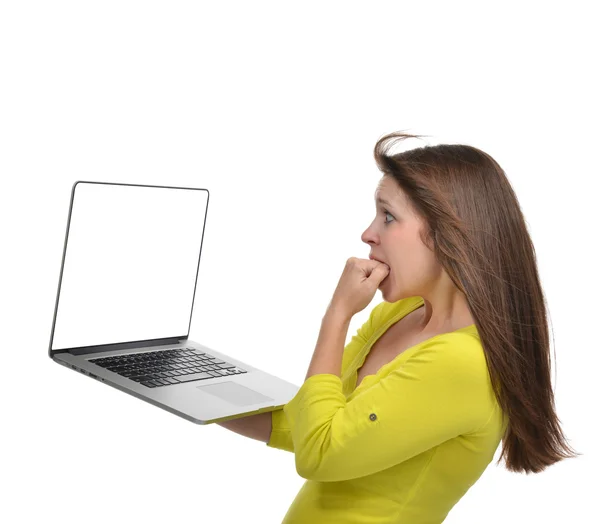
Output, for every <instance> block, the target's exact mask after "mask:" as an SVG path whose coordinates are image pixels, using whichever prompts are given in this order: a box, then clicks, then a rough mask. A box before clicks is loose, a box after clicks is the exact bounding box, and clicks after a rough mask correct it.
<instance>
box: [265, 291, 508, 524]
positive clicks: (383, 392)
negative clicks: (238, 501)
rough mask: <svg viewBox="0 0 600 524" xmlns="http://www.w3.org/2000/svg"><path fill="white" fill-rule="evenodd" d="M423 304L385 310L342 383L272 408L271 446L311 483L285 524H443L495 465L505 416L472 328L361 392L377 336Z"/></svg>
mask: <svg viewBox="0 0 600 524" xmlns="http://www.w3.org/2000/svg"><path fill="white" fill-rule="evenodd" d="M421 305H423V299H422V298H421V297H418V296H416V297H409V298H406V299H403V300H399V301H398V302H394V303H389V302H382V303H380V304H378V305H377V306H376V307H375V308H373V310H372V311H371V314H370V316H369V319H368V320H367V322H365V323H364V324H363V326H362V327H361V328H360V329H359V330H358V331H357V333H356V335H354V336H353V337H352V340H351V341H350V342H349V343H348V344H347V345H346V347H345V348H344V355H343V361H342V373H341V378H340V377H339V376H337V375H333V374H330V373H322V374H317V375H312V376H311V377H309V378H308V379H307V380H305V382H304V384H303V385H302V386H301V387H300V389H299V390H298V391H297V393H296V395H295V396H294V398H292V399H291V400H290V401H289V402H288V403H287V404H286V405H285V406H284V407H283V408H282V409H278V410H275V411H273V412H272V424H273V429H272V433H271V436H270V439H269V441H268V442H267V446H269V447H272V448H278V449H282V450H285V451H290V452H292V453H294V455H295V464H296V471H297V473H298V474H299V475H300V476H301V477H302V478H305V479H306V482H305V483H304V485H303V486H302V488H301V489H300V491H299V492H298V494H297V495H296V498H295V499H294V501H293V502H292V505H291V506H290V508H289V509H288V512H287V514H286V516H285V518H284V520H283V522H282V524H303V523H307V524H321V523H337V524H342V523H350V522H351V523H369V524H375V523H386V524H389V523H393V522H398V523H403V524H437V523H440V522H442V521H443V520H444V519H445V518H446V516H447V515H448V513H449V512H450V510H451V509H452V507H453V506H454V505H455V504H456V503H457V502H458V501H459V500H460V499H461V497H462V496H463V495H464V494H465V493H466V492H467V490H468V489H469V488H470V487H471V486H472V485H473V484H474V483H475V482H476V481H477V479H478V478H479V477H480V476H481V474H482V473H483V472H484V470H485V469H486V467H487V466H488V464H489V463H490V462H491V461H492V460H493V458H494V454H495V451H496V449H497V448H498V445H499V444H500V442H501V438H502V436H503V434H504V431H505V430H506V425H507V419H506V417H504V415H503V412H502V410H501V409H500V406H499V404H498V403H497V401H496V398H495V396H494V392H493V389H492V384H491V380H490V377H489V374H488V368H487V363H486V360H485V355H484V352H483V347H482V345H481V341H480V339H479V334H478V332H477V328H476V326H475V325H474V324H472V325H471V326H467V327H465V328H461V329H458V330H456V331H453V332H451V333H444V334H442V335H437V336H434V337H432V338H429V339H427V340H424V341H423V342H420V343H418V344H416V345H414V346H412V347H410V348H408V349H407V350H405V351H403V352H402V353H400V354H399V355H398V356H397V357H396V358H394V359H393V360H392V361H391V362H389V363H387V364H385V365H384V366H382V367H381V368H380V369H379V370H378V372H377V374H375V375H367V376H366V377H364V379H363V381H362V382H361V384H360V385H359V387H358V388H357V387H356V379H357V370H358V368H359V367H360V366H361V365H362V363H363V362H364V361H365V358H366V356H367V354H368V352H369V350H370V349H371V347H372V346H373V344H374V343H375V341H376V340H377V339H378V338H379V337H381V335H383V333H384V332H385V331H386V330H387V329H388V328H389V327H390V326H391V325H392V324H393V323H395V322H397V321H398V320H399V319H401V318H402V317H404V316H405V315H408V314H409V313H410V312H412V311H414V310H415V309H417V308H418V307H420V306H421ZM482 516H483V515H482Z"/></svg>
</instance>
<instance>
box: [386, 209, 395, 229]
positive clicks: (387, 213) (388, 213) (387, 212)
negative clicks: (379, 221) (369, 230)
mask: <svg viewBox="0 0 600 524" xmlns="http://www.w3.org/2000/svg"><path fill="white" fill-rule="evenodd" d="M383 214H384V215H390V216H391V217H392V218H394V216H393V215H392V214H391V213H390V212H389V211H386V210H385V209H384V210H383ZM390 222H391V220H390ZM390 222H388V221H387V220H384V221H383V223H384V224H386V225H387V224H389V223H390Z"/></svg>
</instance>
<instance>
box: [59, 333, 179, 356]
mask: <svg viewBox="0 0 600 524" xmlns="http://www.w3.org/2000/svg"><path fill="white" fill-rule="evenodd" d="M187 339H188V337H187V336H183V337H169V338H157V339H153V340H138V341H136V342H123V343H117V344H102V345H100V346H85V347H78V348H70V349H68V350H67V352H68V353H70V354H71V355H89V354H93V353H102V352H104V351H116V350H119V349H137V348H147V347H152V346H168V345H171V344H173V345H177V344H181V343H182V342H186V341H187Z"/></svg>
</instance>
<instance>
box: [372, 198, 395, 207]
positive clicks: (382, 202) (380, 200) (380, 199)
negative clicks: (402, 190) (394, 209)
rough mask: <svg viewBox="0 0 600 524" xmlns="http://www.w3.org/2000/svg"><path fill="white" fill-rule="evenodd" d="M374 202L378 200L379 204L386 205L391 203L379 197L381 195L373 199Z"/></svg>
mask: <svg viewBox="0 0 600 524" xmlns="http://www.w3.org/2000/svg"><path fill="white" fill-rule="evenodd" d="M375 202H379V203H380V204H385V205H386V206H391V205H392V204H390V203H389V202H388V201H387V200H385V199H383V198H381V197H377V198H376V199H375Z"/></svg>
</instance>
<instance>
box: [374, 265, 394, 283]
mask: <svg viewBox="0 0 600 524" xmlns="http://www.w3.org/2000/svg"><path fill="white" fill-rule="evenodd" d="M389 273H390V268H389V266H388V265H387V264H383V263H381V264H378V265H377V267H376V268H375V269H374V270H373V271H372V273H371V277H372V279H373V280H376V281H378V282H381V281H382V280H383V279H384V278H385V277H387V276H388V275H389Z"/></svg>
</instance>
